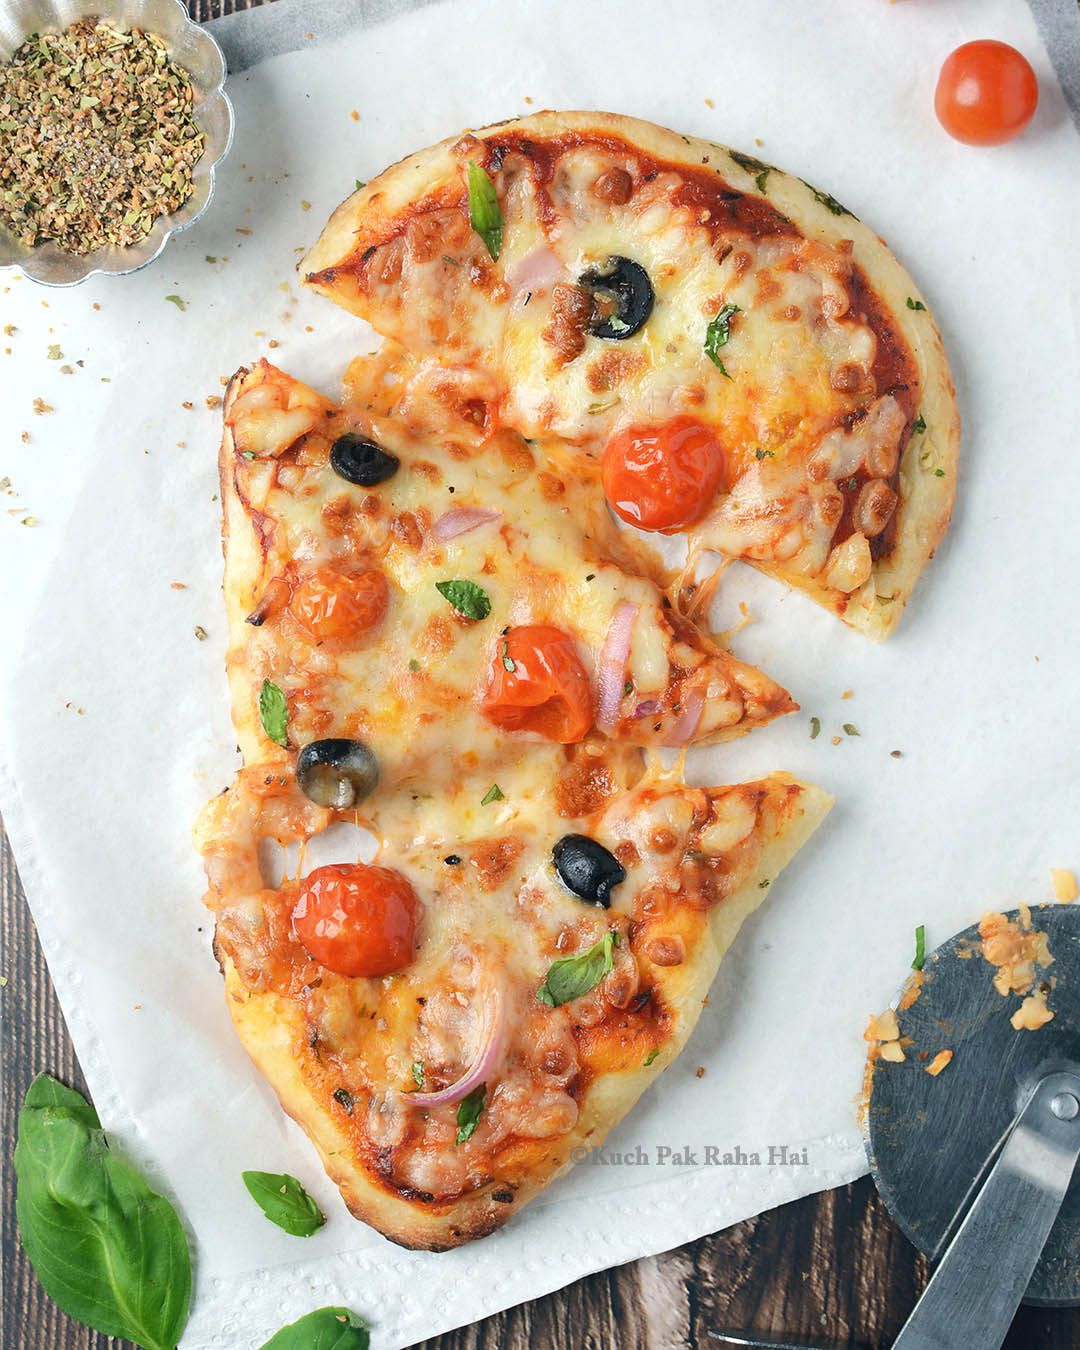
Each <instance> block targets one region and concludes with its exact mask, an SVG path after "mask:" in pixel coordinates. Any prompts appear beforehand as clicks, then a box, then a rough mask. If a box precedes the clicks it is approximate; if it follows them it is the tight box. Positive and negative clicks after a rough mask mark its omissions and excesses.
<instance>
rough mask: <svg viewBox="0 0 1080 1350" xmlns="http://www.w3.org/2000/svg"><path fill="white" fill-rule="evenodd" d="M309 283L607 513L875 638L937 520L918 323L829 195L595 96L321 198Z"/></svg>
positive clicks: (945, 510)
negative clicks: (537, 446) (581, 485)
mask: <svg viewBox="0 0 1080 1350" xmlns="http://www.w3.org/2000/svg"><path fill="white" fill-rule="evenodd" d="M301 268H302V270H303V272H304V274H305V279H306V281H307V283H308V284H309V285H310V286H312V287H313V288H314V289H316V290H318V291H320V292H322V293H324V294H326V295H328V296H329V297H330V298H332V299H333V300H335V301H337V302H338V303H339V304H342V305H344V306H345V307H346V308H348V309H350V310H352V311H354V312H355V313H357V314H360V315H362V316H363V317H364V318H366V319H368V320H369V321H370V322H371V323H372V324H373V325H374V326H375V328H376V329H377V330H378V331H379V332H381V333H383V334H385V335H388V336H389V337H391V338H393V339H395V340H397V341H398V342H400V343H401V344H402V345H404V346H405V347H406V348H407V349H408V350H409V351H410V352H411V353H413V354H414V356H415V357H416V358H417V359H418V360H420V361H424V362H427V363H431V364H437V365H438V366H439V367H441V368H442V369H443V371H444V378H445V380H446V381H448V382H452V381H453V380H455V379H459V380H460V381H461V384H462V387H463V388H468V389H469V390H470V391H471V392H470V397H472V398H473V399H474V400H475V401H476V402H477V406H480V407H482V408H483V409H484V410H486V412H488V413H490V415H491V416H497V417H498V418H499V420H500V421H502V422H504V423H505V424H507V425H509V426H511V427H513V428H515V429H516V430H517V431H518V432H520V433H521V434H522V435H524V436H526V437H529V438H530V439H543V438H548V437H550V438H555V439H557V440H560V441H562V442H565V443H567V444H569V445H570V446H572V447H573V448H574V450H575V453H576V455H577V456H578V458H579V459H580V460H582V461H592V462H593V463H594V465H595V466H596V467H597V468H599V469H600V470H601V471H602V475H603V484H604V489H605V491H606V493H607V497H608V501H609V502H610V504H611V506H612V508H613V509H614V510H615V511H616V512H618V513H619V514H620V515H621V516H622V517H623V519H624V520H626V521H627V522H629V523H631V524H633V525H636V526H638V527H640V528H643V529H645V530H652V531H664V532H673V531H679V532H686V533H688V534H689V537H690V542H691V546H692V550H693V549H701V548H710V549H715V550H718V551H720V552H722V553H723V554H725V555H726V556H727V557H737V558H744V559H746V560H747V561H748V562H750V563H752V564H753V565H754V566H756V567H758V568H760V569H762V570H764V571H766V572H768V573H770V574H772V575H775V576H777V577H779V578H781V579H782V580H784V581H786V582H788V583H789V584H790V585H792V586H795V587H797V588H799V589H801V590H803V591H805V592H806V593H808V594H809V595H811V596H812V597H813V598H814V599H815V600H817V601H818V602H819V603H821V604H823V605H825V606H826V607H827V608H829V609H830V610H832V611H833V612H835V613H836V614H838V615H840V617H842V618H843V619H844V620H845V622H847V623H849V624H851V625H853V626H855V627H856V628H859V629H860V630H862V631H863V632H865V633H867V634H868V635H870V636H871V637H874V638H881V637H884V636H886V635H887V634H888V633H889V632H891V630H892V629H893V627H894V626H895V624H896V622H897V620H898V618H899V615H900V612H901V610H902V609H903V607H904V604H905V603H906V601H907V598H908V596H909V595H910V593H911V591H912V588H913V587H914V585H915V582H916V580H917V578H918V576H919V574H920V572H921V571H922V569H923V567H924V566H925V564H926V562H927V561H928V560H929V558H930V557H931V556H932V555H933V552H934V550H935V548H936V547H937V545H938V543H939V542H940V540H941V538H942V536H943V535H944V532H945V529H946V527H947V525H948V520H949V515H950V512H951V508H952V502H953V495H954V489H955V477H956V463H957V455H958V446H959V419H958V415H957V409H956V401H955V395H954V391H953V387H952V382H951V378H950V375H949V369H948V365H947V362H946V359H945V356H944V352H943V349H942V345H941V339H940V335H939V332H938V329H937V326H936V325H935V323H934V320H933V317H932V315H931V313H930V311H929V309H928V308H927V306H926V304H925V302H924V300H923V299H922V298H921V296H920V295H919V292H918V290H917V289H916V288H915V285H914V283H913V282H912V280H911V278H910V277H909V276H908V274H907V273H906V272H905V271H904V269H903V268H902V267H901V265H900V264H899V263H898V262H897V260H896V259H895V258H894V257H893V255H892V254H891V253H890V252H889V251H888V249H887V248H886V246H885V245H884V243H882V241H881V240H880V239H879V238H878V237H877V236H876V235H875V234H874V233H873V231H872V230H870V229H868V228H867V227H866V226H865V225H863V224H862V223H861V222H860V221H858V220H857V219H856V218H855V217H854V216H853V215H852V214H851V213H850V212H849V211H847V210H846V209H845V208H844V207H843V206H842V205H841V204H840V203H839V202H838V201H836V200H835V198H833V197H831V196H830V195H828V194H827V193H824V192H821V191H819V190H818V189H816V188H813V187H811V186H810V185H808V184H807V183H805V182H803V181H802V180H800V179H798V178H795V177H793V176H791V175H789V174H786V173H783V172H781V171H780V170H778V169H775V168H773V167H772V166H770V165H768V164H765V163H763V162H762V161H759V160H757V159H754V158H752V157H750V156H747V155H743V154H740V153H738V152H736V151H730V150H727V149H725V148H724V147H722V146H718V145H715V144H713V143H711V142H707V141H701V140H694V139H692V138H689V137H685V136H680V135H677V134H675V133H673V132H670V131H666V130H664V129H662V128H660V127H656V126H653V125H651V124H649V123H645V122H641V121H636V120H634V119H630V118H625V117H619V116H615V115H612V114H606V113H594V112H587V113H551V112H547V113H539V114H536V115H535V116H532V117H528V118H524V119H522V120H519V121H513V122H505V123H500V124H498V125H496V126H493V127H488V128H485V129H483V130H481V131H477V132H467V133H465V134H463V135H461V136H458V137H454V138H451V139H449V140H446V141H443V142H442V143H440V144H439V145H436V146H433V147H431V148H429V149H427V150H423V151H420V152H419V153H418V154H414V155H411V156H409V157H408V158H407V159H405V160H403V161H401V163H399V164H397V165H394V166H393V167H391V168H390V169H388V170H386V172H385V173H383V174H381V175H380V176H379V177H378V178H375V179H373V180H372V181H371V182H369V183H368V184H367V185H366V186H365V187H363V188H361V189H360V190H359V191H358V192H356V193H355V194H354V195H353V196H352V197H350V198H349V199H348V200H347V201H345V202H344V203H343V204H342V205H341V206H340V207H339V208H338V209H337V211H335V212H334V214H333V216H332V217H331V219H330V221H329V222H328V224H327V226H326V227H325V229H324V231H323V233H322V235H321V237H320V238H319V240H318V241H317V243H316V244H315V245H314V247H313V248H312V250H311V251H310V253H309V254H308V255H307V257H306V258H305V259H304V260H303V262H302V263H301Z"/></svg>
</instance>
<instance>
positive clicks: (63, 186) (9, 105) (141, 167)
mask: <svg viewBox="0 0 1080 1350" xmlns="http://www.w3.org/2000/svg"><path fill="white" fill-rule="evenodd" d="M192 101H193V90H192V86H191V76H190V75H189V74H188V73H187V71H186V70H184V69H183V67H182V66H178V65H177V64H176V63H175V62H174V61H172V60H170V58H169V56H168V53H167V52H166V50H165V44H164V43H163V42H162V41H161V39H160V38H158V37H155V36H154V35H153V34H151V33H144V32H142V31H141V30H140V29H134V30H133V31H132V32H130V33H122V32H120V31H119V30H117V29H115V28H111V27H109V26H108V25H107V24H95V23H94V21H93V20H92V19H83V20H81V21H80V22H78V23H75V24H72V25H71V27H70V28H68V29H67V30H66V31H65V32H63V33H35V34H34V36H33V37H30V38H28V39H27V40H26V42H24V43H23V44H22V46H21V47H20V48H19V49H18V51H16V52H15V54H14V56H13V57H12V58H11V61H10V62H8V63H7V64H6V65H0V222H2V223H3V224H4V225H5V226H6V227H7V228H8V229H9V230H10V231H11V232H12V233H13V234H14V235H15V236H16V238H18V239H19V240H20V242H22V243H23V244H26V245H28V246H30V247H33V246H34V245H37V244H41V243H44V242H46V241H47V240H52V241H54V242H55V243H56V244H57V245H59V247H60V248H62V249H64V250H65V251H66V252H68V253H80V254H81V253H90V252H92V251H93V250H94V249H97V248H101V247H102V246H103V245H106V244H117V245H120V246H122V247H123V246H126V245H129V244H134V243H137V242H138V241H139V240H140V239H143V238H144V237H145V236H146V235H147V234H148V233H149V231H150V228H151V226H152V225H153V223H154V221H155V220H156V219H157V218H158V216H163V215H170V214H171V213H172V212H174V211H176V210H177V209H178V208H179V207H181V206H182V205H183V204H184V202H185V201H186V200H187V198H188V197H189V196H190V195H191V192H192V187H193V183H192V170H193V168H194V166H195V163H196V161H197V160H198V158H199V156H200V155H201V154H202V152H203V135H202V132H201V131H199V129H198V127H197V126H196V125H195V122H194V120H193V118H192V116H191V108H192Z"/></svg>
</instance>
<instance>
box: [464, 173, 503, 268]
mask: <svg viewBox="0 0 1080 1350" xmlns="http://www.w3.org/2000/svg"><path fill="white" fill-rule="evenodd" d="M469 224H470V225H471V226H472V227H473V229H474V230H475V231H476V233H477V234H478V235H479V236H480V238H481V239H482V240H483V241H484V243H485V244H486V245H487V251H488V252H489V253H490V254H491V260H492V262H495V261H496V260H497V259H498V256H499V254H500V253H501V252H502V236H503V213H502V211H501V210H500V209H499V199H498V197H497V196H496V195H495V184H494V183H493V182H492V181H491V179H490V178H489V177H488V176H487V174H486V173H485V172H484V170H483V169H482V168H481V167H480V166H479V164H474V163H473V161H472V160H471V159H470V160H469Z"/></svg>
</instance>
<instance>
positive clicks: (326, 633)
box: [289, 567, 390, 641]
mask: <svg viewBox="0 0 1080 1350" xmlns="http://www.w3.org/2000/svg"><path fill="white" fill-rule="evenodd" d="M389 603H390V587H389V585H388V584H387V580H386V577H385V576H384V575H383V574H382V572H380V571H379V570H378V568H374V567H373V568H369V569H368V570H367V571H365V572H357V573H347V572H338V571H336V570H335V569H334V568H332V567H319V568H316V570H315V571H314V572H309V573H308V574H307V576H306V577H304V578H303V580H302V581H301V582H300V584H299V585H298V586H297V587H296V589H295V590H294V591H293V593H292V598H291V599H290V601H289V613H290V614H291V615H292V616H293V618H294V619H295V620H296V621H297V623H300V624H302V625H303V626H304V627H305V628H306V629H307V631H308V632H309V633H310V634H311V636H312V637H313V638H316V639H317V640H319V641H325V640H326V639H328V638H335V639H337V640H338V641H348V640H350V639H352V638H358V637H360V636H362V635H363V634H364V633H367V632H369V631H370V630H371V629H372V628H374V627H376V625H377V624H380V623H381V622H382V620H383V618H384V616H385V614H386V610H387V607H388V605H389Z"/></svg>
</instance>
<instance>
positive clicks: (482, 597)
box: [435, 580, 491, 619]
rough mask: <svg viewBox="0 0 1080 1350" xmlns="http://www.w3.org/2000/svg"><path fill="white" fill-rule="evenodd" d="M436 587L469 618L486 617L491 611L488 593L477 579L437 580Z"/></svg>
mask: <svg viewBox="0 0 1080 1350" xmlns="http://www.w3.org/2000/svg"><path fill="white" fill-rule="evenodd" d="M435 589H436V590H437V591H438V592H439V594H440V595H441V596H442V598H443V599H444V600H448V601H449V602H450V604H452V605H453V606H454V608H455V609H456V610H457V612H458V613H459V614H464V615H465V617H466V618H467V619H486V618H487V616H488V615H489V614H490V613H491V601H490V600H489V599H488V593H487V591H485V590H484V589H483V587H482V586H478V585H477V584H476V582H475V581H462V580H456V581H437V582H436V583H435Z"/></svg>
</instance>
